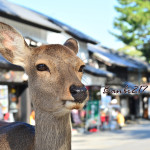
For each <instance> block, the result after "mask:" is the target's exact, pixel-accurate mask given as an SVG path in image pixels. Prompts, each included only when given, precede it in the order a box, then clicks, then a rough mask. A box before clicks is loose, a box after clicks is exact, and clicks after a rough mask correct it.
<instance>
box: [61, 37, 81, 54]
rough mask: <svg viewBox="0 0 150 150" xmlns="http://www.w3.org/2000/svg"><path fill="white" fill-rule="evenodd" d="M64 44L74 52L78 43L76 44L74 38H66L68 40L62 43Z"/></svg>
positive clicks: (76, 50)
mask: <svg viewBox="0 0 150 150" xmlns="http://www.w3.org/2000/svg"><path fill="white" fill-rule="evenodd" d="M64 45H65V46H66V47H68V48H70V49H71V50H73V51H74V53H75V54H77V53H78V49H79V44H78V42H77V41H76V40H75V39H73V38H70V39H68V40H67V41H66V42H65V43H64Z"/></svg>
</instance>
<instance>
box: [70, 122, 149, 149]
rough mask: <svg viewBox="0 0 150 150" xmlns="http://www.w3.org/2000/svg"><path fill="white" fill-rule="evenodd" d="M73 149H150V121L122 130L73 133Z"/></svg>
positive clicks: (128, 126)
mask: <svg viewBox="0 0 150 150" xmlns="http://www.w3.org/2000/svg"><path fill="white" fill-rule="evenodd" d="M72 150H150V121H141V122H140V124H132V125H127V126H126V127H124V128H123V129H122V130H116V131H100V132H98V133H89V134H77V135H73V137H72Z"/></svg>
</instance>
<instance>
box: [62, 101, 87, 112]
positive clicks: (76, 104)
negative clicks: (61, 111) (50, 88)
mask: <svg viewBox="0 0 150 150" xmlns="http://www.w3.org/2000/svg"><path fill="white" fill-rule="evenodd" d="M63 105H64V106H65V107H66V108H67V109H69V110H72V109H82V108H83V106H84V105H85V102H81V101H76V100H65V101H63Z"/></svg>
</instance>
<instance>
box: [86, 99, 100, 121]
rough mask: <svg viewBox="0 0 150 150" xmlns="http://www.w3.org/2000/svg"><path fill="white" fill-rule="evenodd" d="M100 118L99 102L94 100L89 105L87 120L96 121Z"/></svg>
mask: <svg viewBox="0 0 150 150" xmlns="http://www.w3.org/2000/svg"><path fill="white" fill-rule="evenodd" d="M98 116H99V101H98V100H93V101H88V103H87V119H93V120H95V119H96V118H97V117H98Z"/></svg>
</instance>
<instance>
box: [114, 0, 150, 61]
mask: <svg viewBox="0 0 150 150" xmlns="http://www.w3.org/2000/svg"><path fill="white" fill-rule="evenodd" d="M117 1H118V3H119V6H116V7H115V9H116V11H117V12H118V13H119V15H118V17H116V18H115V20H114V27H115V28H116V29H118V30H119V31H120V34H115V33H113V35H114V36H116V37H117V38H118V39H119V40H121V41H122V42H123V43H125V44H126V45H129V46H134V47H135V48H136V49H138V50H141V52H142V54H143V55H144V56H145V57H146V59H147V60H150V0H117Z"/></svg>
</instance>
